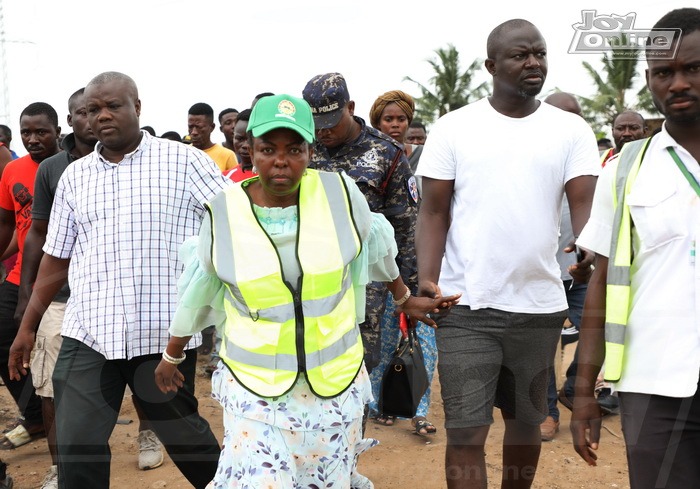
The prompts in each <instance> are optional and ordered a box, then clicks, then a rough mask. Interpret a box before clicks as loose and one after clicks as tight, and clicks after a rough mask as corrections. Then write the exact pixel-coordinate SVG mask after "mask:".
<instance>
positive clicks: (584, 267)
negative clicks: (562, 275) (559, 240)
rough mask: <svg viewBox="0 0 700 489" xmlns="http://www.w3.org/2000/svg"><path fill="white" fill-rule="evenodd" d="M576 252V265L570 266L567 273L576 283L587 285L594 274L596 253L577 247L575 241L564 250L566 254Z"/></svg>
mask: <svg viewBox="0 0 700 489" xmlns="http://www.w3.org/2000/svg"><path fill="white" fill-rule="evenodd" d="M574 251H575V252H576V263H575V264H574V265H569V267H568V268H567V271H568V272H569V275H571V278H572V279H573V281H574V282H577V283H580V284H587V283H588V281H589V280H590V279H591V275H592V274H593V270H594V268H593V263H594V262H595V253H593V252H592V251H589V250H587V249H586V248H582V247H580V246H576V245H575V244H574V242H573V241H572V242H571V243H569V244H568V245H567V246H566V248H564V252H565V253H573V252H574Z"/></svg>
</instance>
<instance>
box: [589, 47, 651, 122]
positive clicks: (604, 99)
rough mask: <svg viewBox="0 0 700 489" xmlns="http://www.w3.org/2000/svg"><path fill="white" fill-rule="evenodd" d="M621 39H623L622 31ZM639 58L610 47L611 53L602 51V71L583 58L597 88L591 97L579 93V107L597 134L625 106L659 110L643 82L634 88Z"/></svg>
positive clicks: (648, 111) (626, 107)
mask: <svg viewBox="0 0 700 489" xmlns="http://www.w3.org/2000/svg"><path fill="white" fill-rule="evenodd" d="M621 42H623V44H624V42H625V39H624V35H623V36H622V41H621ZM638 61H639V57H638V56H637V53H635V52H630V50H629V49H624V50H623V49H621V48H615V47H613V48H612V51H611V53H605V54H603V58H602V59H601V62H602V65H603V69H602V71H601V72H599V71H598V70H596V69H595V68H593V66H592V65H591V64H590V63H588V62H586V61H584V62H583V67H584V69H585V70H586V72H587V73H588V74H589V75H590V77H591V78H592V79H593V82H594V84H595V87H596V90H597V91H596V93H595V94H593V95H592V96H591V97H588V98H587V97H581V107H582V109H583V114H584V117H585V118H586V120H587V121H588V123H589V124H590V125H591V127H593V130H594V131H595V132H596V133H597V134H602V133H605V130H606V129H607V128H609V127H610V126H612V123H613V120H614V119H615V116H616V115H617V114H619V113H620V112H623V111H625V110H629V109H632V110H638V111H642V112H646V113H649V114H658V110H657V109H656V107H655V106H654V103H653V101H652V99H651V94H650V93H649V90H648V89H647V87H646V84H645V85H644V86H643V87H642V88H641V89H640V90H636V91H635V90H634V86H635V84H636V82H637V81H638V80H639V78H638V73H637V65H638ZM630 94H631V95H632V98H631V99H630V97H629V95H630Z"/></svg>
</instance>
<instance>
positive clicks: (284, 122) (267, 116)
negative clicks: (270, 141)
mask: <svg viewBox="0 0 700 489" xmlns="http://www.w3.org/2000/svg"><path fill="white" fill-rule="evenodd" d="M281 127H284V128H287V129H291V130H293V131H296V132H298V133H299V134H300V135H301V137H303V138H304V139H305V140H306V141H307V142H309V143H312V142H313V141H314V133H315V130H314V119H313V115H312V114H311V107H309V104H308V103H307V102H306V101H305V100H304V99H302V98H299V97H293V96H291V95H287V94H281V95H269V96H267V97H263V98H261V99H260V100H258V102H257V103H256V104H255V107H253V111H252V112H251V114H250V120H249V121H248V130H249V131H251V132H252V133H253V136H255V137H259V136H262V135H263V134H265V133H268V132H270V131H272V130H273V129H279V128H281Z"/></svg>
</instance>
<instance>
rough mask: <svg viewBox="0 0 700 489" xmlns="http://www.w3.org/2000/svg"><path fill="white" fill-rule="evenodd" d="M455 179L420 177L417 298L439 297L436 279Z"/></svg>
mask: <svg viewBox="0 0 700 489" xmlns="http://www.w3.org/2000/svg"><path fill="white" fill-rule="evenodd" d="M453 192H454V180H436V179H434V178H429V177H425V176H424V177H423V200H422V202H421V207H420V210H419V211H418V222H417V225H416V256H417V260H418V270H419V277H418V279H419V280H418V295H420V296H426V297H436V296H439V295H440V288H439V287H438V279H439V278H440V265H441V264H442V257H443V255H444V253H445V243H446V241H447V231H448V229H449V228H450V205H451V203H452V195H453Z"/></svg>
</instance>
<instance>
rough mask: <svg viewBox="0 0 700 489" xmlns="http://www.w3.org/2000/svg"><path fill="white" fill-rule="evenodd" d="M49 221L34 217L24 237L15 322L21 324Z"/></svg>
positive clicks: (39, 261)
mask: <svg viewBox="0 0 700 489" xmlns="http://www.w3.org/2000/svg"><path fill="white" fill-rule="evenodd" d="M48 225H49V223H48V221H46V220H39V219H33V220H32V224H31V226H30V227H29V231H27V236H26V238H25V239H24V250H23V252H22V268H21V269H20V279H19V294H18V298H17V308H16V309H15V323H16V324H20V323H21V321H22V316H23V315H24V311H25V310H26V309H27V304H29V298H30V297H31V295H32V287H33V285H34V281H35V280H36V276H37V272H38V271H39V264H40V263H41V258H42V256H44V252H43V250H42V248H43V246H44V243H45V242H46V231H47V229H48Z"/></svg>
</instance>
